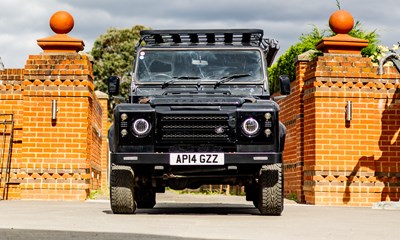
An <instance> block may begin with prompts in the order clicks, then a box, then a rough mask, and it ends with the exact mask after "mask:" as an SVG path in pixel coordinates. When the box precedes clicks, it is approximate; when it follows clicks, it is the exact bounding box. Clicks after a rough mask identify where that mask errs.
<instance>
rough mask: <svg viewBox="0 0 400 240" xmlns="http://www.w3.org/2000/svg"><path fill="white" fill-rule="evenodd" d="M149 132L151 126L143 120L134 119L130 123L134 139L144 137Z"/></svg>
mask: <svg viewBox="0 0 400 240" xmlns="http://www.w3.org/2000/svg"><path fill="white" fill-rule="evenodd" d="M150 130H151V124H150V123H149V121H147V120H146V119H144V118H139V119H136V120H135V121H134V122H133V123H132V131H133V133H134V135H135V136H136V137H146V136H147V135H148V134H149V132H150Z"/></svg>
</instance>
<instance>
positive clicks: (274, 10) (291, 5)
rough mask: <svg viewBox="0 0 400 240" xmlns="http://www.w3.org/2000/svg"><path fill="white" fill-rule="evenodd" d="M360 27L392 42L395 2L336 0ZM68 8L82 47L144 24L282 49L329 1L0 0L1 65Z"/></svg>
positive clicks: (27, 50) (22, 54)
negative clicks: (250, 38)
mask: <svg viewBox="0 0 400 240" xmlns="http://www.w3.org/2000/svg"><path fill="white" fill-rule="evenodd" d="M341 5H342V9H346V10H349V11H350V12H351V13H352V14H353V16H354V17H355V19H356V20H360V21H361V22H362V24H363V26H364V28H366V29H368V30H371V31H372V30H375V29H376V30H377V32H378V34H380V35H381V38H382V42H383V43H385V44H387V45H391V44H393V43H396V42H397V41H398V40H400V39H398V36H397V34H396V32H397V23H398V22H400V15H398V14H397V13H398V12H399V10H400V6H399V4H398V0H385V1H384V2H382V1H365V0H346V1H341ZM59 10H67V11H69V12H70V13H71V14H72V15H73V16H74V19H75V27H74V29H73V30H72V32H71V33H70V34H69V35H70V36H72V37H76V38H80V39H83V40H84V42H85V44H86V47H85V51H90V50H91V48H92V46H93V42H94V41H95V39H96V38H98V37H99V36H100V35H101V34H104V33H105V32H106V31H107V29H108V28H110V27H117V28H130V27H132V26H134V25H145V26H148V27H151V28H153V29H174V28H178V29H194V28H261V29H263V30H264V32H265V36H266V37H270V38H274V39H277V40H279V42H280V43H281V51H280V53H283V52H284V51H285V50H286V49H287V48H288V47H289V46H290V45H292V44H294V43H295V42H297V41H298V37H299V36H300V35H301V34H302V33H308V32H310V31H311V29H312V25H316V26H318V27H320V28H326V27H327V24H328V19H329V16H330V14H331V13H333V12H334V11H335V10H337V6H336V1H335V0H307V1H304V0H286V1H275V0H247V1H243V0H218V1H216V0H202V1H190V0H174V1H171V0H146V1H139V0H118V1H110V0H58V1H54V0H29V1H23V0H13V1H3V2H2V3H1V10H0V11H1V13H0V56H1V57H2V59H3V61H4V63H5V65H6V67H23V66H24V64H25V61H26V59H27V57H28V55H29V54H38V53H40V52H41V49H40V48H39V47H38V46H37V44H36V40H37V39H39V38H43V37H48V36H50V35H53V33H52V31H51V29H50V28H49V23H48V21H49V18H50V17H51V15H52V14H53V13H54V12H56V11H59Z"/></svg>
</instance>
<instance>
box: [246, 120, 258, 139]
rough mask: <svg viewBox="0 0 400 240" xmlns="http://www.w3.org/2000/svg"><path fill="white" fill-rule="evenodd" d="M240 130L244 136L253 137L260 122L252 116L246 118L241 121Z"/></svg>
mask: <svg viewBox="0 0 400 240" xmlns="http://www.w3.org/2000/svg"><path fill="white" fill-rule="evenodd" d="M242 131H243V133H244V134H245V135H246V136H249V137H253V136H255V135H256V134H257V133H258V132H259V131H260V124H259V123H258V121H257V120H256V119H254V118H252V117H250V118H247V119H246V120H244V121H243V123H242Z"/></svg>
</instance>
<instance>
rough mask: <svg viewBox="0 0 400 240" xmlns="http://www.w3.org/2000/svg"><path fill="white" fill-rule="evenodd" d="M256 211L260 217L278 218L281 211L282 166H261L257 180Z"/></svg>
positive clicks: (279, 164) (277, 164) (278, 164)
mask: <svg viewBox="0 0 400 240" xmlns="http://www.w3.org/2000/svg"><path fill="white" fill-rule="evenodd" d="M258 185H259V201H258V209H259V210H260V213H261V215H274V216H279V215H281V213H282V211H283V171H282V164H281V163H276V164H271V165H266V166H263V168H262V169H261V170H260V176H259V179H258Z"/></svg>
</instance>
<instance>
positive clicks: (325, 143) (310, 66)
mask: <svg viewBox="0 0 400 240" xmlns="http://www.w3.org/2000/svg"><path fill="white" fill-rule="evenodd" d="M332 29H334V28H332ZM350 30H351V28H350V29H348V31H350ZM365 46H366V42H365V41H363V40H360V39H354V38H351V37H349V36H348V35H347V34H346V33H343V32H342V33H340V34H338V35H336V36H335V37H332V38H328V39H324V40H322V41H321V42H320V43H319V44H318V45H317V48H318V49H320V50H321V51H322V52H323V53H324V54H323V56H321V57H318V58H316V59H314V60H312V61H311V62H309V63H307V67H306V72H305V73H304V76H305V77H304V96H303V101H304V188H303V190H304V195H305V200H306V203H309V204H317V205H351V206H371V205H372V204H373V203H374V202H378V201H382V200H395V201H398V199H399V186H400V175H399V171H400V156H399V155H398V153H399V149H400V148H399V146H400V142H399V137H398V134H399V133H398V132H399V129H400V121H399V120H397V119H398V116H399V115H398V113H399V109H400V104H399V98H400V94H399V92H400V90H399V89H400V87H399V84H398V83H397V82H396V80H395V79H398V78H399V77H400V75H399V74H398V73H394V72H395V71H393V69H391V72H390V74H386V75H383V76H377V75H376V73H377V67H375V66H373V64H372V62H371V60H370V59H369V58H365V57H362V56H361V54H360V50H361V49H362V48H363V47H365ZM386 70H389V69H386ZM349 102H350V103H351V105H352V115H351V119H348V120H347V119H346V109H347V108H346V106H347V105H348V103H349Z"/></svg>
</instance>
